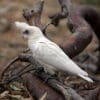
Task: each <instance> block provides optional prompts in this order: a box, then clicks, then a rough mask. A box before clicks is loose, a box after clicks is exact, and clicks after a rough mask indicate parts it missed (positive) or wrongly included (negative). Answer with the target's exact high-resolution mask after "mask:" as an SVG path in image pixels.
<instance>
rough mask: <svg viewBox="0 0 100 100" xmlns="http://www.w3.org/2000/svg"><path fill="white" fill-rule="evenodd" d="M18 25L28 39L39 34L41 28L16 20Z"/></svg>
mask: <svg viewBox="0 0 100 100" xmlns="http://www.w3.org/2000/svg"><path fill="white" fill-rule="evenodd" d="M15 25H16V27H17V28H18V29H19V30H20V32H21V34H22V36H23V37H24V38H26V39H29V38H32V37H35V36H39V35H40V34H41V30H40V29H39V28H38V27H36V26H30V25H28V24H27V23H25V22H15Z"/></svg>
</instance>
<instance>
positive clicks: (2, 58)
mask: <svg viewBox="0 0 100 100" xmlns="http://www.w3.org/2000/svg"><path fill="white" fill-rule="evenodd" d="M36 1H38V0H0V70H2V69H3V68H4V67H5V65H6V64H7V63H8V62H9V61H10V60H11V58H13V57H15V56H16V55H17V54H19V53H20V52H22V51H23V50H24V49H25V48H27V43H26V41H24V39H23V38H22V37H21V36H20V33H18V31H17V30H16V28H15V26H14V22H15V21H25V20H24V18H23V16H22V10H23V9H24V8H27V7H32V6H33V2H36ZM45 1H46V2H45V6H44V11H43V15H42V23H43V24H45V23H47V22H48V21H49V19H48V15H49V14H50V13H54V12H57V11H59V10H60V6H59V4H58V2H57V0H55V1H54V0H45ZM77 1H78V0H77ZM47 33H48V37H49V38H50V39H51V40H53V41H55V42H57V43H59V42H61V41H63V40H64V39H66V38H68V36H70V35H71V33H70V32H69V31H68V30H67V29H66V20H63V21H61V23H60V25H59V26H58V27H57V28H55V27H54V26H50V27H49V28H48V30H47ZM94 37H95V36H94ZM97 46H98V41H97V39H96V37H95V38H94V39H93V41H92V42H91V44H90V45H89V46H88V47H87V48H86V49H85V50H84V52H87V51H88V52H91V51H92V50H93V49H94V48H95V47H97ZM17 84H18V83H17ZM11 87H12V88H13V89H15V88H16V87H14V86H13V85H12V86H11ZM21 88H22V87H21ZM16 89H17V88H16ZM16 89H15V90H16ZM18 89H19V88H18ZM5 92H6V93H5ZM5 92H3V94H2V95H5V94H7V93H8V92H9V91H8V90H7V91H5ZM15 94H17V93H15ZM18 94H20V93H18ZM14 96H15V95H14ZM0 97H1V95H0ZM18 98H21V99H18ZM0 100H15V99H0ZM17 100H30V99H29V98H28V99H27V98H26V99H25V98H22V97H17Z"/></svg>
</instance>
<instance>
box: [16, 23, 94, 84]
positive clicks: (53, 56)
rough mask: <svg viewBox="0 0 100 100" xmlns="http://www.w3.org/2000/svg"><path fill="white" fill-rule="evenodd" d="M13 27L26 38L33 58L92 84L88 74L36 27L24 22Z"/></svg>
mask: <svg viewBox="0 0 100 100" xmlns="http://www.w3.org/2000/svg"><path fill="white" fill-rule="evenodd" d="M15 25H16V27H17V28H18V29H20V31H21V32H22V35H23V36H24V37H25V38H27V40H28V47H29V48H30V50H31V52H32V54H33V57H34V58H35V59H36V60H38V61H39V62H40V63H43V64H45V65H48V67H50V68H53V69H54V70H59V71H64V72H67V73H69V74H73V75H77V76H79V77H81V78H83V79H85V80H87V81H88V82H93V80H92V79H91V78H89V77H88V73H87V72H85V71H84V70H82V69H81V68H80V67H79V66H78V65H77V64H76V63H75V62H73V61H72V60H71V59H70V58H69V57H68V56H67V55H66V54H65V53H64V52H63V51H62V49H61V48H60V47H59V46H58V45H57V44H56V43H54V42H52V41H50V40H49V39H47V38H46V37H45V36H44V35H43V33H42V31H41V30H40V29H39V28H38V27H36V26H30V25H28V24H26V23H24V22H15ZM51 66H52V67H51Z"/></svg>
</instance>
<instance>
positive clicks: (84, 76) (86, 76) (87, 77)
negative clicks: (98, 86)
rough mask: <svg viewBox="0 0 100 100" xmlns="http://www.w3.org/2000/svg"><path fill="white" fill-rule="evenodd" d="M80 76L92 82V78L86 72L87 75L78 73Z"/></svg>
mask: <svg viewBox="0 0 100 100" xmlns="http://www.w3.org/2000/svg"><path fill="white" fill-rule="evenodd" d="M78 75H79V76H80V77H81V78H83V79H85V80H86V81H88V82H91V83H93V80H92V79H91V78H89V76H88V74H87V75H82V74H78Z"/></svg>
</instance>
